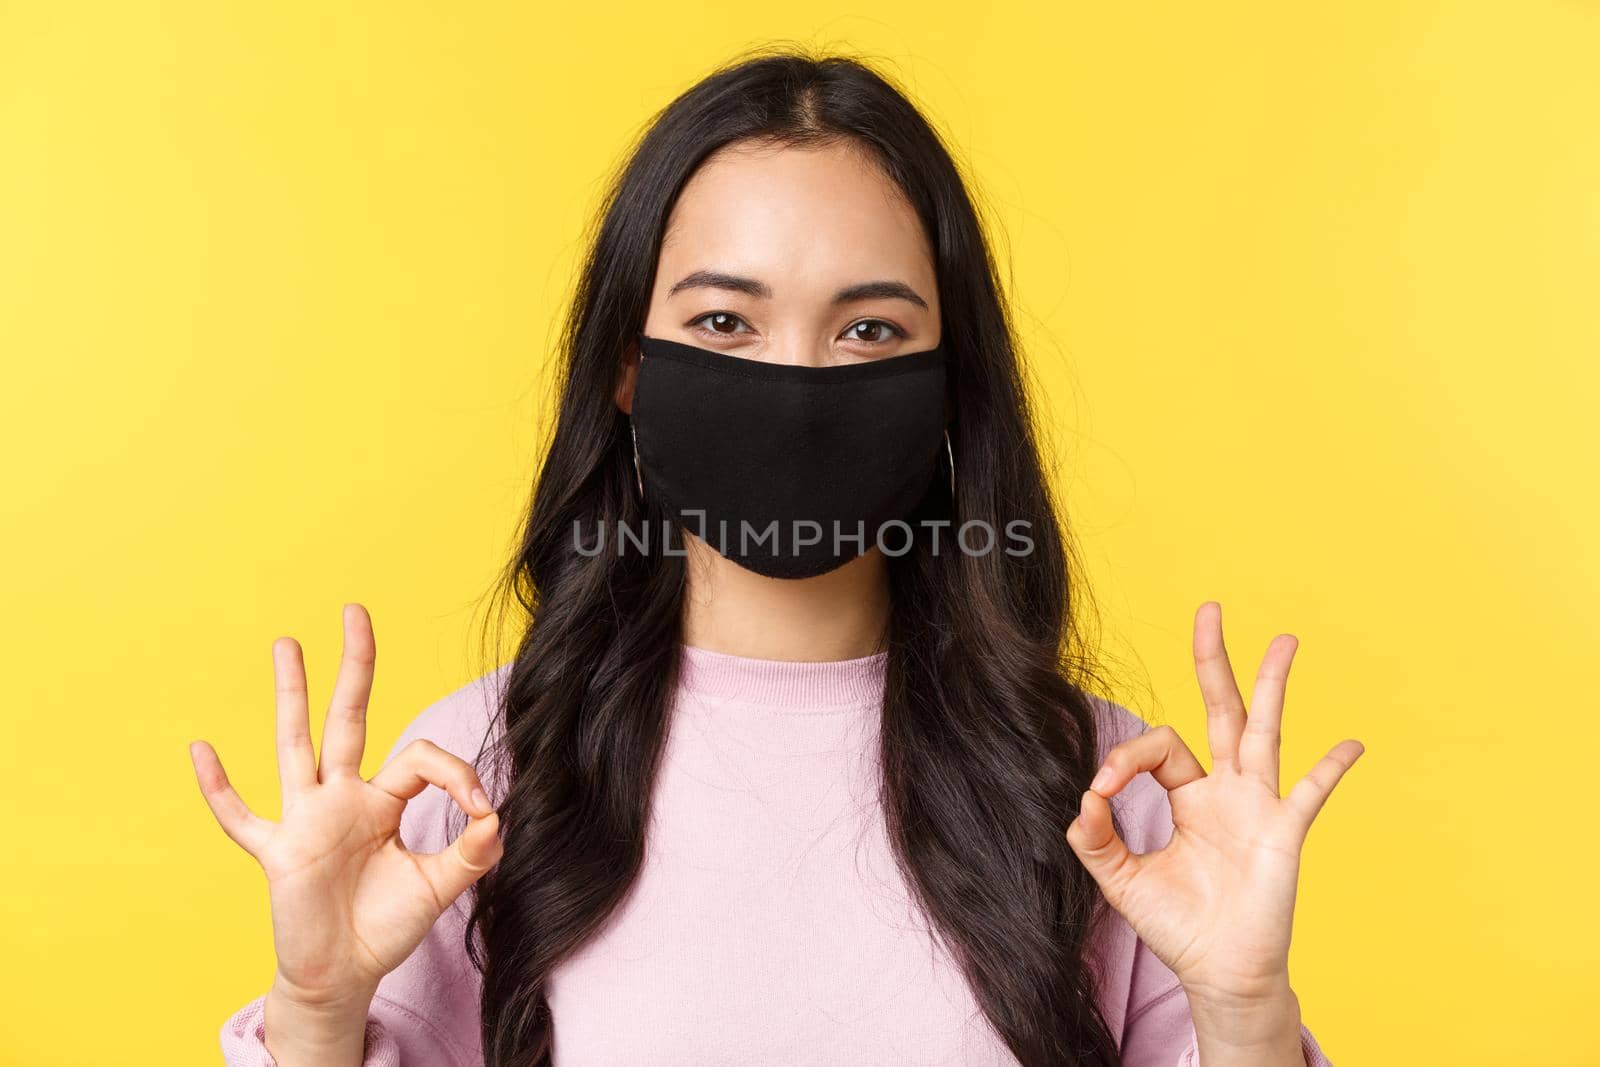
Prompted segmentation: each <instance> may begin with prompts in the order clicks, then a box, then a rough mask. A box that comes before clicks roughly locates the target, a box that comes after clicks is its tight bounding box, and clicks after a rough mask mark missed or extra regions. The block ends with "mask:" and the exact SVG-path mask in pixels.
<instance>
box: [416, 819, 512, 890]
mask: <svg viewBox="0 0 1600 1067" xmlns="http://www.w3.org/2000/svg"><path fill="white" fill-rule="evenodd" d="M499 830H500V816H499V815H497V814H495V813H494V812H490V813H489V814H488V815H485V816H484V817H483V818H481V819H470V820H468V822H467V828H466V829H465V830H462V831H461V833H460V834H459V835H458V836H457V837H456V839H455V840H454V841H452V842H450V845H449V847H447V848H445V849H444V850H443V851H441V852H429V853H426V854H423V855H419V856H417V865H418V866H419V867H421V869H422V875H423V877H424V878H426V879H427V880H428V884H430V885H431V886H433V892H434V895H435V896H436V897H438V899H439V900H440V901H442V902H443V903H445V904H446V905H448V904H449V903H450V902H451V901H453V900H455V899H456V897H459V896H460V895H461V894H462V893H464V892H465V891H466V889H467V887H468V886H470V885H471V884H472V883H473V882H476V881H477V880H478V879H479V878H481V877H483V875H484V873H485V872H487V871H488V870H489V868H491V867H493V866H494V865H495V864H496V863H498V862H500V855H501V853H502V852H503V851H504V846H503V845H502V844H501V842H500V834H499Z"/></svg>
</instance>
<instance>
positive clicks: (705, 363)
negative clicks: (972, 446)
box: [633, 334, 946, 578]
mask: <svg viewBox="0 0 1600 1067" xmlns="http://www.w3.org/2000/svg"><path fill="white" fill-rule="evenodd" d="M638 341H639V350H640V351H641V352H642V353H643V359H642V360H641V362H640V366H639V373H638V377H637V380H636V381H635V384H634V393H633V432H634V436H635V441H636V443H637V447H638V456H639V466H640V474H641V476H642V478H643V481H644V492H645V497H646V500H647V501H649V499H650V498H651V496H652V495H654V497H655V502H656V503H657V504H658V505H660V506H661V507H662V508H664V509H665V510H666V512H667V513H668V514H669V515H670V516H671V517H672V518H673V519H674V520H676V521H677V522H679V523H680V524H681V525H682V526H683V527H684V528H685V529H687V530H688V531H690V532H692V533H694V534H695V535H696V536H699V537H701V538H702V539H703V540H705V541H706V542H707V543H708V544H710V545H711V546H712V547H713V548H715V549H717V550H718V551H719V552H721V553H722V554H723V555H724V556H726V557H727V558H728V559H730V560H732V561H733V562H735V563H738V564H740V565H741V566H743V567H746V568H748V569H749V570H752V571H755V572H757V573H759V574H765V575H768V576H770V577H774V578H806V577H812V576H814V575H818V574H824V573H826V572H828V571H830V570H833V569H834V568H836V567H839V566H842V565H843V564H845V563H847V562H849V561H850V560H852V559H854V558H855V557H856V556H858V555H860V554H861V553H863V552H865V551H866V550H867V549H869V548H871V547H872V546H873V545H874V544H879V543H881V544H882V546H883V547H884V549H885V551H888V552H891V553H893V554H899V553H900V552H903V551H904V550H905V547H906V546H907V545H908V543H909V539H910V537H911V530H910V528H909V527H908V526H905V525H904V523H903V520H904V519H905V517H906V516H908V515H910V514H911V512H912V511H913V510H914V509H915V508H916V506H917V504H918V503H919V502H920V501H921V500H922V497H923V495H924V494H925V493H926V492H927V491H928V489H929V486H930V484H931V482H932V479H933V475H934V473H935V472H936V471H937V469H938V465H939V461H940V460H939V457H940V454H941V453H942V452H943V445H944V432H945V373H946V372H945V362H946V361H945V354H944V352H943V350H942V348H940V347H934V348H931V349H927V350H925V351H922V352H912V353H907V354H905V355H899V356H889V357H885V358H882V359H876V360H872V361H869V362H861V363H850V364H840V365H833V366H823V367H813V366H801V365H795V364H779V363H764V362H760V361H757V360H751V359H743V358H740V357H738V356H730V355H725V354H723V353H721V352H714V351H711V350H709V349H704V348H699V347H697V346H695V345H689V344H684V343H682V342H679V341H669V340H666V339H664V338H659V337H648V336H645V335H644V334H640V335H639V336H638ZM894 520H901V525H900V526H899V528H895V527H893V526H890V527H885V525H884V524H888V523H893V522H894ZM880 539H881V540H880Z"/></svg>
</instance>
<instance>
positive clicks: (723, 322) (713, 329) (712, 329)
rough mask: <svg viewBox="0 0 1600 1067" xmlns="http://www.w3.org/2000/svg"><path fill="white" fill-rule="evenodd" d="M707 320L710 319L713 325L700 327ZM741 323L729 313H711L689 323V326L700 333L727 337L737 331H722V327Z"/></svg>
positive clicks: (735, 316) (738, 318) (740, 320)
mask: <svg viewBox="0 0 1600 1067" xmlns="http://www.w3.org/2000/svg"><path fill="white" fill-rule="evenodd" d="M707 319H710V320H711V322H712V324H713V325H711V326H709V327H707V326H702V325H700V324H701V323H703V322H705V321H706V320H707ZM741 322H744V320H743V319H741V318H740V317H739V316H737V315H735V314H734V313H733V312H731V311H712V312H709V313H707V314H705V315H701V316H700V317H699V318H698V319H695V320H694V321H693V322H691V323H690V325H691V326H693V327H694V328H695V329H697V330H699V331H700V332H701V333H715V334H721V335H722V336H724V337H727V336H729V335H730V334H735V333H738V332H739V331H738V330H734V329H724V328H723V327H726V326H731V325H732V324H734V323H741Z"/></svg>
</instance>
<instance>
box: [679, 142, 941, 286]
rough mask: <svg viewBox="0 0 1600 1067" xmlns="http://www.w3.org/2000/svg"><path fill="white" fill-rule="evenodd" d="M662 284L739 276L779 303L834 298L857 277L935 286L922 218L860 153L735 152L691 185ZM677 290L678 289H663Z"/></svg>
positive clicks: (757, 148)
mask: <svg viewBox="0 0 1600 1067" xmlns="http://www.w3.org/2000/svg"><path fill="white" fill-rule="evenodd" d="M661 267H662V273H663V274H671V275H672V277H673V278H675V277H676V276H677V275H678V274H680V273H686V272H687V271H689V270H696V269H703V268H715V269H722V270H730V269H731V270H737V271H738V272H739V273H742V274H750V275H753V276H755V277H758V278H762V279H764V280H766V281H768V283H769V284H771V285H772V287H773V291H774V296H775V297H777V298H778V299H782V298H783V297H784V295H785V292H786V291H790V292H797V291H803V290H805V289H807V288H808V287H811V286H815V287H816V288H818V289H822V288H826V289H828V291H829V292H830V293H831V292H832V290H833V289H834V288H836V287H837V285H838V284H839V283H840V282H841V281H845V280H851V279H854V278H855V277H856V276H871V277H879V276H897V277H901V278H904V279H905V280H906V281H908V282H911V283H912V284H918V283H920V284H921V285H922V286H925V287H926V288H927V289H934V288H935V286H934V285H933V274H934V267H933V252H932V248H931V247H930V246H929V244H928V239H927V235H926V234H925V233H924V232H923V228H922V222H921V220H920V219H919V218H918V217H917V213H916V211H915V210H914V209H913V208H912V207H911V205H910V204H909V203H908V202H907V201H906V199H905V196H904V194H903V193H902V192H901V191H900V189H899V187H898V186H897V185H895V183H894V182H893V181H892V180H890V179H889V178H888V177H887V176H886V175H885V174H884V173H883V172H882V171H881V170H880V169H879V168H878V167H877V166H876V165H875V164H874V163H873V162H872V161H871V160H870V159H869V158H867V157H866V156H865V154H864V153H863V151H862V150H860V149H858V148H856V147H854V146H852V145H849V144H848V143H844V142H839V143H835V144H832V145H827V146H821V147H806V148H796V147H791V146H774V145H756V144H749V143H741V144H735V145H729V146H727V147H725V148H722V149H720V150H719V151H717V152H716V153H714V154H713V155H712V156H710V157H709V158H708V159H707V160H706V161H705V162H704V163H703V164H701V166H700V167H699V168H698V169H697V170H696V171H695V173H694V174H693V176H691V177H690V179H689V181H688V182H687V183H686V184H685V186H684V188H683V191H682V193H681V194H680V195H679V197H678V200H677V203H676V204H675V205H674V206H673V209H672V213H671V215H670V216H669V217H668V220H667V229H666V233H665V235H664V237H663V241H662V247H661ZM663 280H665V281H666V284H668V285H670V284H671V281H672V279H671V278H667V279H663Z"/></svg>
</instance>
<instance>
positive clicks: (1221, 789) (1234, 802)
mask: <svg viewBox="0 0 1600 1067" xmlns="http://www.w3.org/2000/svg"><path fill="white" fill-rule="evenodd" d="M1297 644H1298V642H1297V641H1296V640H1295V638H1294V637H1293V636H1291V635H1288V634H1284V635H1280V636H1278V637H1277V638H1274V639H1273V641H1272V644H1271V645H1270V646H1269V647H1268V648H1267V654H1266V656H1265V657H1264V658H1263V660H1262V663H1261V670H1260V673H1259V674H1258V676H1257V678H1256V685H1255V692H1254V694H1253V696H1252V699H1251V706H1250V711H1249V714H1248V715H1246V713H1245V706H1244V701H1243V699H1242V698H1241V697H1240V695H1239V688H1238V686H1237V685H1235V684H1234V679H1233V668H1232V667H1231V666H1230V664H1229V662H1228V654H1227V650H1226V648H1224V646H1223V643H1222V608H1221V606H1220V605H1219V604H1217V603H1216V602H1215V601H1207V602H1206V603H1205V604H1202V605H1201V606H1200V610H1199V611H1198V612H1197V613H1196V615H1195V632H1194V659H1195V672H1196V674H1197V675H1198V676H1199V680H1200V690H1201V693H1202V694H1203V695H1204V697H1205V703H1206V732H1207V734H1208V735H1209V741H1210V746H1211V759H1212V770H1211V773H1210V774H1207V773H1206V772H1205V770H1204V769H1203V768H1202V767H1201V766H1200V761H1199V760H1197V759H1196V758H1195V756H1194V753H1193V752H1191V751H1190V750H1189V747H1188V745H1186V744H1184V741H1183V739H1182V738H1181V737H1179V736H1178V734H1177V732H1176V731H1174V730H1173V729H1172V728H1171V727H1170V726H1160V727H1156V728H1155V729H1152V730H1149V731H1146V732H1145V733H1143V734H1141V735H1139V736H1138V737H1135V738H1131V739H1129V740H1127V741H1124V742H1122V743H1121V744H1119V745H1117V746H1115V747H1114V748H1112V749H1111V750H1110V752H1109V753H1107V755H1106V760H1105V763H1104V764H1103V765H1102V767H1101V770H1100V772H1099V774H1098V775H1097V776H1096V777H1095V779H1094V781H1093V782H1092V783H1091V784H1090V788H1089V790H1088V791H1087V792H1085V793H1084V795H1083V803H1082V810H1081V811H1080V813H1079V815H1078V817H1077V818H1076V819H1074V820H1073V821H1072V824H1071V825H1070V826H1069V827H1068V828H1067V841H1068V842H1069V843H1070V844H1071V845H1072V848H1073V851H1074V852H1076V853H1077V855H1078V857H1079V859H1080V860H1082V862H1083V864H1084V866H1085V867H1086V868H1088V870H1089V871H1090V873H1091V874H1093V875H1094V878H1095V881H1097V882H1098V883H1099V885H1100V889H1101V891H1102V892H1103V893H1104V894H1105V896H1106V899H1107V900H1108V901H1109V902H1110V903H1111V905H1112V906H1113V907H1114V908H1116V909H1117V911H1118V912H1120V913H1121V914H1122V916H1123V918H1125V919H1127V921H1128V924H1129V925H1130V926H1131V927H1132V928H1133V930H1134V932H1135V933H1136V934H1138V936H1139V938H1140V939H1141V940H1143V941H1144V943H1145V944H1146V945H1148V946H1149V947H1150V950H1151V951H1152V952H1154V953H1155V955H1156V957H1157V958H1158V959H1160V960H1161V962H1163V963H1165V964H1166V965H1167V966H1168V967H1169V968H1171V969H1172V972H1173V973H1174V974H1175V975H1177V977H1178V979H1179V981H1181V982H1182V983H1183V986H1184V989H1185V990H1186V991H1187V992H1188V993H1189V996H1190V998H1191V1001H1194V1000H1195V999H1196V998H1197V997H1198V998H1204V999H1206V1000H1208V1001H1214V1002H1216V1003H1220V1004H1227V1005H1247V1004H1250V1003H1252V1002H1255V1001H1257V1000H1262V1001H1265V1000H1269V999H1271V998H1273V997H1277V996H1281V995H1282V993H1283V991H1285V990H1287V989H1288V969H1289V935H1290V929H1291V926H1292V925H1293V921H1294V899H1295V886H1296V882H1297V880H1298V878H1299V873H1300V849H1301V846H1302V845H1303V844H1304V842H1305V839H1306V834H1307V832H1308V831H1309V830H1310V828H1311V823H1312V820H1313V819H1315V818H1316V816H1317V813H1318V812H1319V811H1320V810H1321V809H1322V805H1323V803H1324V802H1325V801H1326V800H1327V799H1328V796H1329V795H1330V794H1331V793H1332V792H1333V788H1334V786H1335V785H1337V784H1338V782H1339V779H1340V778H1341V777H1342V776H1343V775H1344V772H1345V771H1347V770H1349V769H1350V767H1351V766H1352V765H1353V764H1354V763H1355V761H1356V759H1357V758H1358V757H1359V756H1360V755H1361V753H1362V752H1363V751H1365V749H1364V747H1363V746H1362V744H1361V742H1359V741H1355V740H1347V741H1341V742H1339V744H1337V745H1335V746H1334V747H1333V748H1332V749H1331V750H1330V751H1329V752H1328V754H1327V755H1326V756H1324V757H1323V758H1322V759H1321V760H1319V761H1318V762H1317V765H1316V766H1315V767H1313V768H1311V771H1310V773H1308V774H1307V775H1306V776H1305V777H1304V778H1302V779H1300V781H1298V782H1297V783H1295V785H1294V788H1292V789H1291V790H1290V791H1289V794H1288V795H1287V796H1284V797H1280V796H1279V795H1278V749H1279V742H1280V733H1279V723H1280V721H1281V719H1282V716H1283V695H1284V688H1285V685H1286V683H1287V681H1288V676H1289V664H1290V661H1291V660H1293V659H1294V653H1295V648H1296V647H1297ZM1141 771H1149V772H1150V773H1151V774H1152V775H1153V776H1154V777H1155V779H1156V781H1158V782H1160V783H1161V785H1162V786H1163V787H1165V788H1166V790H1167V796H1168V800H1169V801H1170V802H1171V805H1172V822H1173V832H1172V838H1171V840H1170V841H1169V842H1168V843H1167V845H1166V846H1165V847H1163V848H1161V849H1158V850H1155V851H1152V852H1147V853H1144V854H1135V853H1133V852H1131V851H1129V849H1128V847H1127V846H1126V845H1125V844H1124V843H1123V841H1122V839H1121V838H1120V837H1119V836H1117V834H1116V832H1115V830H1114V828H1113V827H1112V824H1111V807H1110V804H1109V803H1108V802H1107V801H1108V798H1110V797H1113V796H1115V795H1116V794H1117V793H1118V791H1119V790H1121V789H1122V788H1123V787H1124V786H1126V785H1127V784H1128V783H1129V782H1130V781H1132V780H1133V778H1134V777H1135V776H1136V775H1137V774H1139V773H1140V772H1141Z"/></svg>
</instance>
